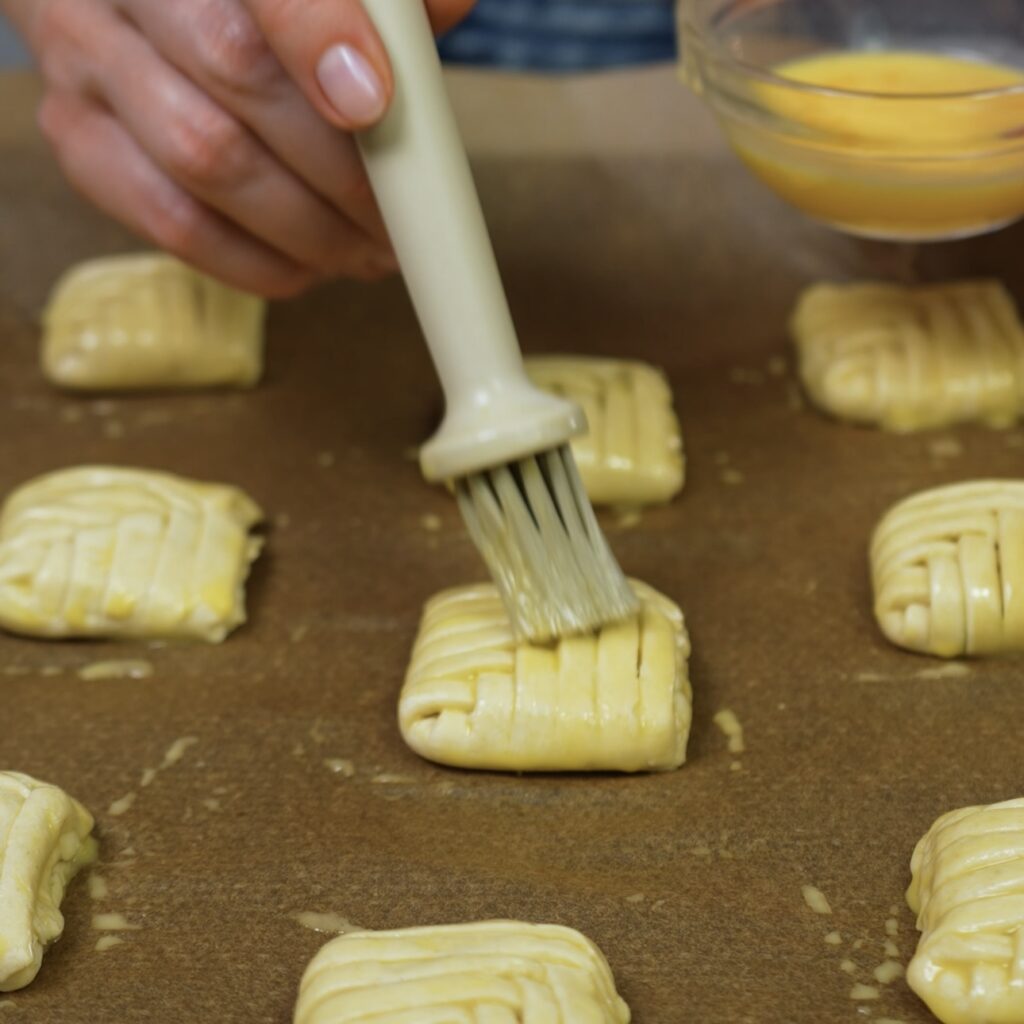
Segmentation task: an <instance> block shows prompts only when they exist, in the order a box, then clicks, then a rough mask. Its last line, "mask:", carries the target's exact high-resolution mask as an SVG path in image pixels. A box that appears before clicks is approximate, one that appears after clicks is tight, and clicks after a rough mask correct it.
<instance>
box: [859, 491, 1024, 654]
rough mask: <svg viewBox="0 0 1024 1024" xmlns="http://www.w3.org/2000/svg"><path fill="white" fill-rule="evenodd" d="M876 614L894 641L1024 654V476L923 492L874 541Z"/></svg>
mask: <svg viewBox="0 0 1024 1024" xmlns="http://www.w3.org/2000/svg"><path fill="white" fill-rule="evenodd" d="M871 572H872V577H873V579H874V588H875V615H876V617H877V618H878V623H879V625H880V626H881V627H882V632H883V633H885V635H886V636H887V637H888V638H889V639H890V640H891V641H892V642H893V643H894V644H896V645H897V646H899V647H906V648H909V649H910V650H912V651H921V652H922V653H925V654H935V655H939V656H940V657H944V658H952V657H957V656H958V655H962V654H996V653H1000V652H1007V651H1022V650H1024V481H1019V480H990V481H979V482H976V483H965V484H954V485H952V486H948V487H937V488H935V489H934V490H930V491H924V492H923V493H921V494H917V495H915V496H913V497H912V498H908V499H907V500H906V501H902V502H900V503H899V504H898V505H896V506H895V507H894V508H892V509H891V510H890V511H889V512H888V513H887V514H886V515H885V516H884V517H883V518H882V521H881V522H880V523H879V524H878V527H877V529H876V530H875V535H874V538H873V539H872V542H871Z"/></svg>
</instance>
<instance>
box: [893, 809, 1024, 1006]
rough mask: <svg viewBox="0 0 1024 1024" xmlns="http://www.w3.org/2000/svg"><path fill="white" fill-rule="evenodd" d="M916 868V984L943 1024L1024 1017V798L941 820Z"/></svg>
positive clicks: (912, 976)
mask: <svg viewBox="0 0 1024 1024" xmlns="http://www.w3.org/2000/svg"><path fill="white" fill-rule="evenodd" d="M910 869H911V872H912V874H913V880H912V882H911V885H910V889H909V891H908V892H907V902H908V903H909V904H910V908H911V910H913V911H914V912H915V913H916V914H917V926H918V928H919V929H920V930H921V933H922V934H921V939H920V942H919V943H918V946H917V952H916V953H915V954H914V958H913V959H912V960H911V961H910V965H909V967H908V968H907V980H908V981H909V983H910V987H911V988H912V989H913V990H914V991H915V992H916V993H917V994H918V995H919V996H920V997H921V998H922V999H923V1000H924V1001H925V1002H926V1003H927V1004H928V1008H929V1009H930V1010H931V1011H932V1013H934V1014H935V1016H936V1017H938V1018H939V1020H941V1021H944V1022H945V1024H993V1022H997V1021H998V1022H1003V1024H1009V1022H1012V1021H1024V799H1017V800H1007V801H1006V802H1004V803H998V804H991V805H989V806H987V807H964V808H962V809H961V810H958V811H951V812H949V813H948V814H944V815H942V817H940V818H939V819H938V820H937V821H936V822H935V824H934V825H932V827H931V828H930V829H929V830H928V833H927V834H926V835H925V836H924V838H923V839H921V841H920V842H919V843H918V844H917V847H916V848H915V850H914V855H913V858H912V859H911V863H910Z"/></svg>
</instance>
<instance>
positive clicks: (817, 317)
mask: <svg viewBox="0 0 1024 1024" xmlns="http://www.w3.org/2000/svg"><path fill="white" fill-rule="evenodd" d="M793 333H794V336H795V339H796V344H797V349H798V350H799V356H800V374H801V376H802V378H803V382H804V386H805V387H806V388H807V391H808V393H809V394H810V396H811V398H812V399H813V401H814V403H815V404H816V405H818V406H819V407H820V408H822V409H824V410H825V411H826V412H830V413H833V414H834V415H836V416H838V417H840V418H842V419H847V420H854V421H859V422H864V423H874V424H878V425H880V426H882V427H884V428H886V429H887V430H894V431H911V430H923V429H926V428H929V427H941V426H948V425H950V424H954V423H964V422H982V423H987V424H990V425H991V426H997V427H1005V426H1008V425H1010V424H1011V423H1013V422H1014V421H1015V420H1016V419H1017V418H1018V417H1020V416H1021V415H1022V414H1024V328H1022V326H1021V322H1020V319H1019V317H1018V315H1017V310H1016V308H1015V306H1014V303H1013V299H1012V298H1011V297H1010V295H1009V294H1008V292H1007V291H1006V289H1005V288H1004V287H1003V286H1002V285H1001V284H1000V283H999V282H998V281H966V282H962V283H957V284H945V285H937V286H933V287H928V288H903V287H900V286H898V285H889V284H851V285H831V284H820V285H815V286H814V287H812V288H810V289H809V290H808V291H806V292H805V293H804V295H803V296H802V297H801V299H800V302H799V304H798V306H797V310H796V313H795V315H794V318H793Z"/></svg>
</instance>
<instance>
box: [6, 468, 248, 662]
mask: <svg viewBox="0 0 1024 1024" xmlns="http://www.w3.org/2000/svg"><path fill="white" fill-rule="evenodd" d="M260 518H261V513H260V510H259V508H258V507H257V506H256V505H255V504H254V503H253V502H252V501H251V500H250V499H249V498H248V497H246V495H245V494H243V493H242V492H241V491H240V490H238V489H237V488H235V487H228V486H223V485H221V484H206V483H198V482H195V481H192V480H186V479H184V478H181V477H176V476H171V475H170V474H168V473H156V472H152V471H150V470H142V469H120V468H111V467H104V466H84V467H81V468H76V469H65V470H60V471H59V472H56V473H50V474H49V475H47V476H42V477H39V478H37V479H35V480H32V481H30V482H29V483H27V484H25V485H24V486H22V487H21V488H19V489H18V490H17V491H15V492H14V493H13V494H12V495H11V496H10V498H8V500H7V502H6V504H5V505H4V507H3V510H2V512H0V626H3V627H5V628H6V629H9V630H10V631H11V632H14V633H24V634H28V635H30V636H50V637H71V636H77V637H126V636H137V637H149V638H174V637H189V638H198V639H202V640H208V641H210V642H212V643H217V642H219V641H221V640H223V639H224V637H225V636H227V634H228V633H229V632H230V631H231V630H232V629H234V628H235V627H236V626H238V625H239V624H240V623H242V622H244V621H245V593H244V587H245V580H246V577H247V575H248V572H249V564H250V562H251V561H252V560H253V559H254V558H255V557H256V555H257V554H258V552H259V549H260V541H259V540H258V539H256V538H254V537H251V536H250V535H249V530H250V528H251V527H252V526H254V525H255V524H256V523H257V522H258V521H259V520H260Z"/></svg>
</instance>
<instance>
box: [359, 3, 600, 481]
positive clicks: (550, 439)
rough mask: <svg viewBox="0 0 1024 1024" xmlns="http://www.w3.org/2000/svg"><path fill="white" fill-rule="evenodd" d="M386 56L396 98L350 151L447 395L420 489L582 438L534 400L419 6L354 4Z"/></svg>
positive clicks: (570, 417)
mask: <svg viewBox="0 0 1024 1024" xmlns="http://www.w3.org/2000/svg"><path fill="white" fill-rule="evenodd" d="M363 6H364V7H365V8H366V11H367V13H368V14H369V15H370V17H371V18H372V19H373V22H374V24H375V25H376V27H377V31H378V32H379V33H380V36H381V38H382V39H383V41H384V45H385V46H386V47H387V50H388V53H389V55H390V57H391V65H392V69H393V73H394V80H395V91H394V98H393V101H392V104H391V107H390V108H389V110H388V113H387V114H386V115H385V117H384V119H383V120H382V121H381V122H380V123H379V124H377V125H376V126H375V127H373V128H371V129H370V130H369V131H366V132H364V133H362V134H361V135H360V137H359V147H360V150H361V152H362V155H363V159H364V162H365V163H366V167H367V170H368V172H369V175H370V182H371V184H372V186H373V191H374V193H375V195H376V197H377V202H378V205H379V206H380V209H381V212H382V214H383V216H384V220H385V223H386V224H387V228H388V232H389V234H390V236H391V241H392V243H393V245H394V247H395V252H396V253H397V255H398V259H399V262H400V263H401V266H402V273H403V275H404V277H405V282H406V286H407V288H408V290H409V294H410V296H411V298H412V302H413V305H414V306H415V308H416V313H417V316H418V317H419V321H420V326H421V327H422V329H423V333H424V335H425V337H426V340H427V345H428V346H429V348H430V352H431V355H432V357H433V360H434V365H435V366H436V367H437V372H438V376H439V377H440V378H441V384H442V387H443V388H444V392H445V400H446V405H447V410H446V414H445V419H444V423H443V424H442V426H441V429H440V430H439V431H438V433H437V434H436V435H435V436H434V438H432V439H431V440H430V441H429V442H428V443H427V444H426V445H425V446H424V448H423V450H422V454H421V464H422V466H423V472H424V474H425V475H426V476H427V477H428V478H429V479H450V478H452V477H459V476H467V475H469V474H471V473H475V472H477V471H479V470H481V469H486V468H490V467H492V466H496V465H501V464H504V463H508V462H513V461H516V460H518V459H520V458H524V457H526V456H529V455H533V454H536V453H537V452H538V451H542V450H546V449H550V448H554V447H558V446H559V445H561V444H564V443H565V442H566V441H567V440H568V439H569V438H570V437H572V436H574V435H575V434H577V433H580V432H581V431H582V430H585V429H586V421H585V419H584V418H583V414H582V412H581V411H580V410H579V409H578V408H577V407H576V406H574V405H572V404H571V403H568V402H564V401H562V400H561V399H557V398H554V397H552V396H550V395H547V394H544V393H543V392H540V391H538V390H537V389H536V388H534V387H533V385H531V384H530V382H529V380H528V379H527V377H526V373H525V371H524V369H523V361H522V356H521V354H520V351H519V342H518V340H517V338H516V332H515V327H514V326H513V323H512V316H511V314H510V312H509V308H508V301H507V299H506V297H505V292H504V289H503V288H502V284H501V277H500V275H499V273H498V266H497V262H496V260H495V258H494V250H493V249H492V247H491V242H490V239H489V237H488V234H487V226H486V224H485V223H484V217H483V212H482V210H481V208H480V200H479V198H478V196H477V193H476V188H475V187H474V184H473V176H472V172H471V171H470V168H469V161H468V159H467V158H466V152H465V149H464V147H463V145H462V140H461V139H460V137H459V130H458V126H457V125H456V122H455V115H454V113H453V111H452V108H451V104H450V102H449V100H448V94H447V92H446V90H445V85H444V79H443V76H442V73H441V62H440V59H439V58H438V55H437V47H436V44H435V42H434V37H433V33H432V32H431V28H430V22H429V20H428V18H427V13H426V8H425V6H424V2H423V0H363Z"/></svg>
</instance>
